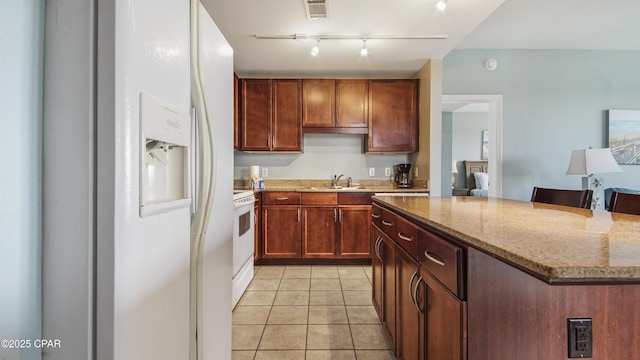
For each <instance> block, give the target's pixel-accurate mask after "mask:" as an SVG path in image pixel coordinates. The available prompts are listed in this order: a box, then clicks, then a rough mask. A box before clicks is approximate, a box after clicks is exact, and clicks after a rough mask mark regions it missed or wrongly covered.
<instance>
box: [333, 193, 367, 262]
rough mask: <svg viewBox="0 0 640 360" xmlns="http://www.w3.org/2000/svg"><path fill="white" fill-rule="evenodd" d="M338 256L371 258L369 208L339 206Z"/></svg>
mask: <svg viewBox="0 0 640 360" xmlns="http://www.w3.org/2000/svg"><path fill="white" fill-rule="evenodd" d="M338 215H339V216H338V222H339V229H340V236H339V239H340V248H339V250H340V256H341V257H357V258H363V257H364V258H368V257H370V256H371V243H370V238H371V237H370V231H371V206H370V205H361V206H357V205H351V206H340V207H339V210H338Z"/></svg>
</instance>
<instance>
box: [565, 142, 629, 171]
mask: <svg viewBox="0 0 640 360" xmlns="http://www.w3.org/2000/svg"><path fill="white" fill-rule="evenodd" d="M612 172H622V169H621V168H620V166H619V165H618V163H617V162H616V160H615V159H614V158H613V154H611V150H610V149H609V148H603V149H584V150H573V152H572V153H571V161H570V162H569V168H568V169H567V175H592V174H605V173H612Z"/></svg>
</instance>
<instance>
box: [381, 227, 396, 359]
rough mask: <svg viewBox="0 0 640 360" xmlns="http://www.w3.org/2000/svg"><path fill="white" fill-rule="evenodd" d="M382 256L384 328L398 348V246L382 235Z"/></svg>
mask: <svg viewBox="0 0 640 360" xmlns="http://www.w3.org/2000/svg"><path fill="white" fill-rule="evenodd" d="M378 251H379V252H380V255H381V256H382V271H383V283H382V294H383V303H382V314H383V317H382V319H381V320H382V328H383V329H384V331H385V333H386V334H387V338H388V339H389V341H390V345H391V348H395V347H396V245H395V243H394V242H393V240H391V239H390V238H389V237H388V236H387V235H382V242H381V243H380V245H379V246H378Z"/></svg>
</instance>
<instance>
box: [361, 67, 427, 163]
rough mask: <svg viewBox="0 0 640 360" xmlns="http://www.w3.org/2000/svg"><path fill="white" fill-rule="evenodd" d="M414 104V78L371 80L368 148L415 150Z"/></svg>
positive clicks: (415, 86) (371, 150)
mask: <svg viewBox="0 0 640 360" xmlns="http://www.w3.org/2000/svg"><path fill="white" fill-rule="evenodd" d="M417 104H418V82H417V80H370V81H369V134H368V136H367V151H370V152H415V151H417V150H418V106H417Z"/></svg>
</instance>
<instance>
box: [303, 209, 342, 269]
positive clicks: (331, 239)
mask: <svg viewBox="0 0 640 360" xmlns="http://www.w3.org/2000/svg"><path fill="white" fill-rule="evenodd" d="M337 218H338V210H337V209H336V208H335V207H326V206H324V207H322V206H319V207H312V206H303V207H302V224H303V226H302V257H308V258H313V257H325V258H326V257H335V256H336V221H337Z"/></svg>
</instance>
